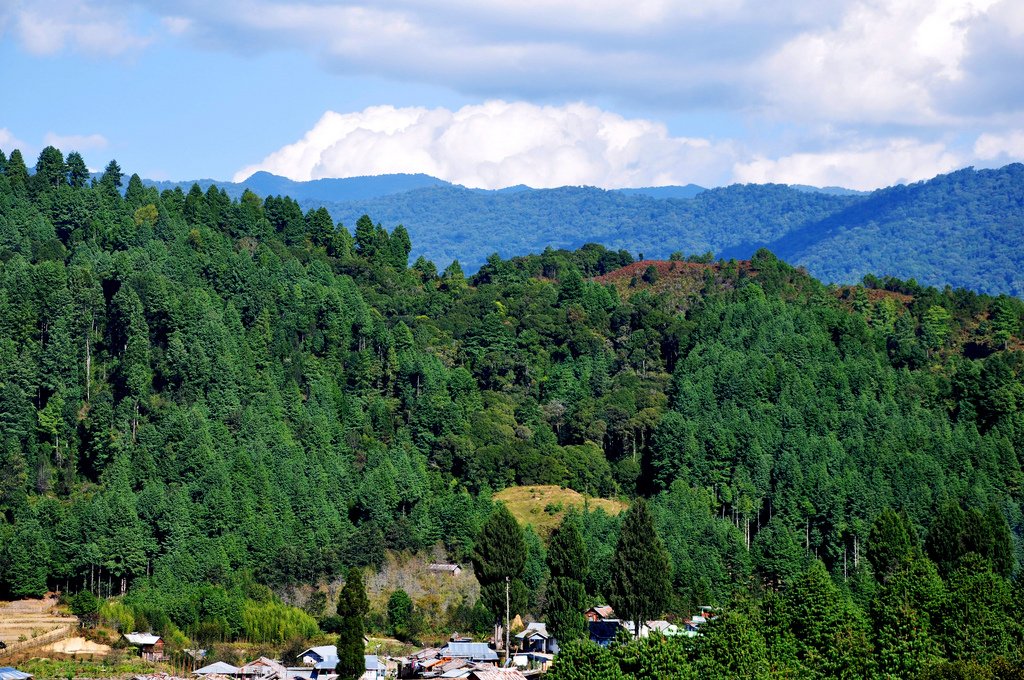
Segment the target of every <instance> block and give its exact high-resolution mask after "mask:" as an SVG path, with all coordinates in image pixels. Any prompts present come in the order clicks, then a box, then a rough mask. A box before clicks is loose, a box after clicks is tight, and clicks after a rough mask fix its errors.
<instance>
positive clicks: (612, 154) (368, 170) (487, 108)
mask: <svg viewBox="0 0 1024 680" xmlns="http://www.w3.org/2000/svg"><path fill="white" fill-rule="evenodd" d="M733 160H734V150H733V148H732V145H731V144H715V143H712V142H710V141H708V140H706V139H695V138H686V137H672V136H671V135H669V134H668V131H667V129H666V128H665V126H664V125H662V124H660V123H656V122H652V121H649V120H644V119H627V118H623V117H622V116H619V115H617V114H615V113H610V112H607V111H602V110H601V109H598V108H595V107H593V106H587V105H585V104H579V103H577V104H568V105H565V106H537V105H535V104H530V103H526V102H505V101H500V100H492V101H488V102H485V103H483V104H479V105H472V106H464V107H462V108H461V109H458V110H456V111H451V110H448V109H445V108H436V109H426V108H418V107H410V108H395V107H392V106H375V107H370V108H367V109H365V110H363V111H359V112H355V113H346V114H341V113H336V112H333V111H329V112H327V113H325V114H324V115H323V117H322V118H321V119H320V120H319V121H318V122H317V124H316V125H315V126H314V127H313V129H311V130H310V131H309V132H307V133H306V134H305V136H304V137H303V138H302V139H301V140H299V141H297V142H295V143H294V144H289V145H288V146H285V147H283V148H282V149H279V150H278V151H275V152H274V153H272V154H270V155H269V156H267V157H266V158H265V159H263V160H262V161H261V162H259V163H257V164H254V165H251V166H248V167H246V168H243V169H242V170H240V171H239V172H237V173H236V174H235V180H236V181H240V180H242V179H245V178H246V177H248V176H249V175H251V174H252V173H253V172H256V171H257V170H266V171H268V172H272V173H274V174H278V175H283V176H285V177H290V178H292V179H296V180H309V179H318V178H323V177H352V176H359V175H378V174H385V173H395V172H410V173H413V172H424V173H427V174H430V175H433V176H436V177H440V178H442V179H446V180H449V181H452V182H455V183H458V184H463V185H466V186H470V187H481V188H491V189H494V188H500V187H505V186H510V185H513V184H520V183H522V184H528V185H530V186H533V187H554V186H563V185H570V184H588V185H594V186H600V187H635V186H650V185H664V184H676V183H687V182H707V183H715V182H716V181H718V180H719V179H720V178H721V177H722V176H724V174H725V173H726V172H727V170H728V168H729V167H730V165H731V164H732V162H733Z"/></svg>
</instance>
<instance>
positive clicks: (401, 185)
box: [143, 171, 451, 201]
mask: <svg viewBox="0 0 1024 680" xmlns="http://www.w3.org/2000/svg"><path fill="white" fill-rule="evenodd" d="M143 183H144V184H147V185H149V186H154V187H156V188H157V189H160V190H161V191H163V190H164V189H174V188H175V187H181V189H182V191H188V190H189V189H190V188H191V187H192V185H193V184H198V185H199V187H200V188H201V189H202V190H203V191H206V190H207V189H209V188H210V186H211V185H214V184H216V185H217V186H218V187H219V188H221V189H223V190H224V191H225V192H227V194H228V196H230V197H231V198H238V197H239V196H241V195H242V193H243V192H244V191H245V190H246V189H249V190H250V191H252V192H253V193H255V194H258V195H259V196H264V197H265V196H291V197H292V198H294V199H295V200H297V201H363V200H368V199H372V198H378V197H380V196H388V195H391V194H397V193H402V192H404V191H412V190H413V189H422V188H424V187H437V186H451V184H450V183H449V182H446V181H444V180H443V179H438V178H436V177H431V176H430V175H424V174H422V173H419V174H393V175H374V176H366V177H345V178H342V179H333V178H332V179H314V180H310V181H306V182H297V181H295V180H292V179H288V178H287V177H281V176H279V175H274V174H271V173H269V172H262V171H261V172H256V173H253V174H252V175H251V176H249V177H248V178H247V179H245V180H243V181H241V182H218V181H215V180H212V179H199V180H190V181H186V182H158V181H153V180H143Z"/></svg>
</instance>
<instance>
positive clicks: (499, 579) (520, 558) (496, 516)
mask: <svg viewBox="0 0 1024 680" xmlns="http://www.w3.org/2000/svg"><path fill="white" fill-rule="evenodd" d="M525 566H526V540H525V539H524V538H523V530H522V529H521V528H520V527H519V524H518V523H517V522H516V519H515V517H513V516H512V513H510V512H509V511H508V508H506V507H505V506H504V505H498V507H497V508H496V509H495V510H494V512H492V513H491V516H490V517H488V518H487V521H486V522H484V525H483V527H481V528H480V534H479V535H478V536H477V539H476V545H475V546H474V547H473V571H474V573H475V574H476V580H477V581H479V582H480V599H481V600H483V603H484V606H485V607H487V609H488V610H489V611H490V612H491V614H493V615H494V618H495V621H501V620H504V618H505V617H504V614H505V585H506V579H508V603H509V615H510V616H515V615H516V614H518V613H520V612H522V611H524V610H525V609H526V601H527V593H526V586H525V585H524V584H523V580H522V578H523V569H524V568H525Z"/></svg>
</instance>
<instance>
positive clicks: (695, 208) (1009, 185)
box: [156, 164, 1024, 297]
mask: <svg viewBox="0 0 1024 680" xmlns="http://www.w3.org/2000/svg"><path fill="white" fill-rule="evenodd" d="M1022 168H1024V166H1021V165H1020V164H1013V165H1008V166H1006V167H1003V168H999V169H995V170H977V171H976V170H974V169H972V168H967V169H964V170H960V171H957V172H954V173H950V174H946V175H939V176H937V177H935V178H933V179H931V180H928V181H925V182H918V183H916V184H911V185H906V186H904V185H898V186H894V187H889V188H886V189H879V190H877V191H874V192H870V193H869V192H854V191H849V190H844V189H840V188H836V187H826V188H824V189H818V188H815V187H807V186H785V185H732V186H728V187H722V188H719V189H713V190H706V189H702V188H701V187H698V186H696V185H692V184H691V185H687V186H681V187H652V188H646V189H618V190H611V191H605V190H601V189H595V188H593V187H562V188H559V189H530V188H529V187H510V188H509V189H505V190H500V191H484V190H479V189H466V188H465V187H461V186H457V185H452V184H449V183H447V182H444V181H442V180H438V179H436V178H432V177H428V176H426V175H386V176H381V177H357V178H350V179H344V180H333V179H331V180H328V179H325V180H316V181H312V182H292V181H291V180H287V179H285V178H283V177H276V176H274V175H270V174H269V173H256V174H255V175H253V176H252V177H250V178H249V179H247V180H245V181H244V182H242V183H239V184H231V185H229V186H227V187H226V189H227V192H228V194H229V195H230V196H232V197H233V198H237V197H239V196H241V194H242V192H243V191H244V190H245V189H246V188H248V189H250V190H252V191H253V192H255V193H256V194H257V195H259V196H261V197H264V196H271V195H290V196H291V197H292V198H294V199H296V200H297V201H298V202H299V204H300V205H301V206H302V208H303V209H304V210H309V209H311V208H312V209H315V208H319V207H326V208H327V209H328V210H330V212H331V214H332V215H334V216H335V217H336V218H338V219H340V220H341V221H342V223H344V224H346V225H348V226H350V227H351V225H353V224H355V220H356V219H358V218H359V216H360V215H363V214H370V215H373V216H374V217H375V218H376V219H378V220H381V221H382V222H384V223H385V224H403V225H404V226H405V227H406V229H407V230H408V231H409V234H410V236H411V238H412V241H413V243H414V246H415V248H414V251H413V256H414V257H415V256H419V255H421V254H422V255H425V256H426V257H427V258H428V259H432V260H434V261H438V262H441V261H450V260H452V259H455V258H458V259H459V261H460V262H461V263H462V264H463V266H464V267H465V268H466V270H467V271H474V270H475V269H476V268H477V267H479V266H480V265H481V264H483V262H484V260H485V258H486V257H487V256H488V255H490V254H491V253H493V252H497V253H499V254H500V255H502V256H503V257H510V256H513V255H516V254H520V253H523V252H531V251H532V252H538V251H540V250H543V249H544V248H545V247H547V246H552V247H555V248H568V249H575V248H579V247H580V246H582V245H583V244H585V243H588V242H595V243H601V244H602V245H604V246H606V247H608V248H611V249H614V250H618V249H621V248H626V249H628V250H630V251H631V252H640V253H644V254H646V255H649V256H652V257H661V258H664V257H668V256H669V254H671V253H672V252H674V251H681V252H683V253H698V252H699V253H703V252H707V251H710V252H712V253H714V254H715V255H716V256H719V257H724V258H727V259H728V258H741V259H742V258H749V257H750V256H751V255H752V254H753V253H754V252H755V251H756V250H757V249H758V248H760V247H767V248H768V249H769V250H771V251H772V252H774V253H776V254H778V255H779V256H780V257H782V258H783V259H785V260H786V261H788V262H791V263H793V264H796V265H800V266H804V267H806V268H807V269H808V271H810V272H811V274H812V275H814V276H817V277H818V278H820V279H822V280H824V281H826V282H838V283H854V282H856V281H858V280H859V279H860V278H861V277H862V276H863V275H865V274H875V275H879V276H881V275H888V276H896V277H899V278H903V279H911V278H913V279H915V280H917V281H919V282H920V283H923V284H925V285H933V286H939V287H942V286H945V285H952V286H954V287H966V288H970V289H972V290H977V291H981V292H987V293H991V294H999V293H1009V294H1011V295H1016V296H1018V297H1020V296H1021V295H1024V280H1022V279H1021V277H1020V272H1021V271H1024V259H1022V255H1021V253H1024V170H1022ZM210 184H213V182H212V181H210V180H204V181H203V182H200V186H201V188H203V189H204V190H205V189H206V188H208V186H209V185H210ZM176 185H179V186H182V187H183V188H184V189H186V190H187V188H188V186H189V185H188V184H184V185H182V184H181V183H178V184H173V183H157V184H156V186H157V187H158V188H160V189H166V188H173V187H174V186H176ZM801 193H804V194H810V196H809V197H801V196H800V194H801ZM830 199H834V200H830Z"/></svg>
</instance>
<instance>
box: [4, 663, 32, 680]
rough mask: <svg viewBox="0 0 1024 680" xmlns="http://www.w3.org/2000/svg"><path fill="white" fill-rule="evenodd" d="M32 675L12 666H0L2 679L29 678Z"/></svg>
mask: <svg viewBox="0 0 1024 680" xmlns="http://www.w3.org/2000/svg"><path fill="white" fill-rule="evenodd" d="M31 677H32V676H31V675H29V674H28V673H25V672H24V671H19V670H18V669H17V668H14V667H12V666H4V667H3V668H0V680H29V678H31Z"/></svg>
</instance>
